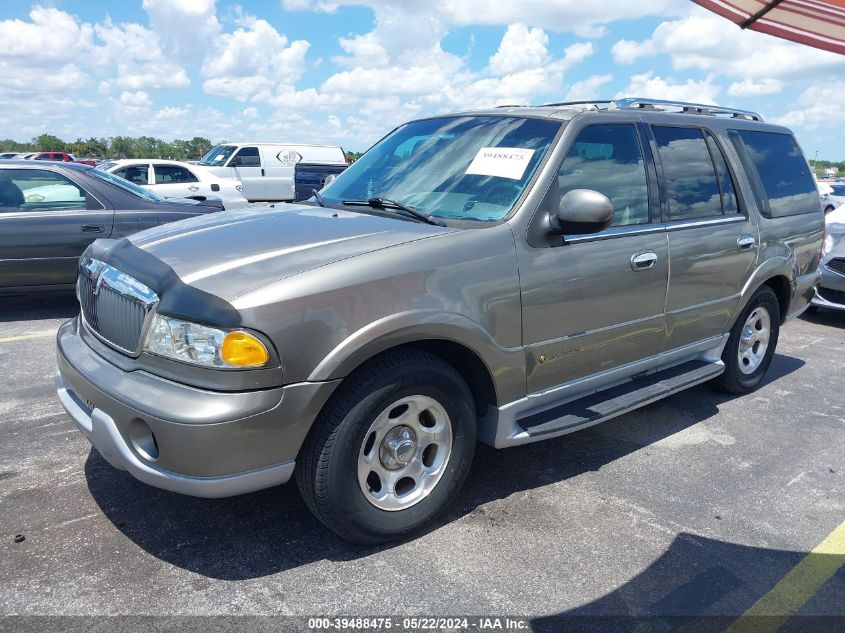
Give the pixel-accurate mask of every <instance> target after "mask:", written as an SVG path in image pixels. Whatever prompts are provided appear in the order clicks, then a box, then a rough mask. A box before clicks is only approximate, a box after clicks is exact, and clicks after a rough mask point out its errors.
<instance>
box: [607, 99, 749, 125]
mask: <svg viewBox="0 0 845 633" xmlns="http://www.w3.org/2000/svg"><path fill="white" fill-rule="evenodd" d="M597 103H598V102H597ZM609 103H610V107H611V108H614V109H616V110H632V109H639V110H662V109H663V108H680V110H681V113H682V114H704V115H707V116H716V115H718V114H729V115H731V118H734V119H749V120H751V121H762V120H763V117H762V116H760V115H759V114H758V113H756V112H752V111H751V110H739V109H736V108H725V107H722V106H717V105H706V104H703V103H687V102H686V101H669V100H663V99H644V98H641V97H630V98H626V99H616V100H614V101H610V102H609Z"/></svg>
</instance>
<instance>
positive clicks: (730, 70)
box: [612, 7, 845, 94]
mask: <svg viewBox="0 0 845 633" xmlns="http://www.w3.org/2000/svg"><path fill="white" fill-rule="evenodd" d="M612 53H613V59H614V61H615V62H616V63H617V64H632V63H634V62H635V61H637V60H638V59H640V58H643V57H654V56H655V55H661V54H665V55H669V56H670V57H671V60H672V65H673V67H674V68H675V69H676V70H703V71H706V72H710V73H713V74H714V75H724V76H728V77H736V78H738V79H741V80H756V81H760V80H769V81H771V80H795V79H804V78H806V77H807V75H808V73H815V72H840V73H841V72H845V57H843V56H841V55H836V54H834V53H829V52H827V51H822V50H819V49H816V48H811V47H808V46H803V45H800V44H795V43H793V42H787V41H785V40H781V39H778V38H774V37H771V36H769V35H765V34H762V33H758V32H756V31H748V30H745V31H743V30H740V29H739V28H738V27H736V26H735V25H733V24H731V23H730V22H728V21H726V20H725V19H724V18H722V17H720V16H717V15H715V14H713V13H711V12H709V11H706V10H704V9H701V8H698V7H695V8H693V9H692V10H691V11H690V12H689V15H687V16H685V17H682V18H680V19H678V20H671V21H666V22H662V23H661V24H660V25H659V26H658V27H657V28H656V29H655V30H654V33H653V34H652V35H651V37H650V38H648V39H646V40H643V41H639V42H638V41H632V40H624V39H623V40H620V41H618V42H617V43H616V44H614V46H613V48H612ZM770 85H771V84H770ZM756 94H761V93H756Z"/></svg>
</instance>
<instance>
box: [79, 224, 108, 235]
mask: <svg viewBox="0 0 845 633" xmlns="http://www.w3.org/2000/svg"><path fill="white" fill-rule="evenodd" d="M105 231H106V227H105V225H104V224H83V225H82V232H83V233H105Z"/></svg>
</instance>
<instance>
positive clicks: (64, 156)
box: [30, 152, 97, 167]
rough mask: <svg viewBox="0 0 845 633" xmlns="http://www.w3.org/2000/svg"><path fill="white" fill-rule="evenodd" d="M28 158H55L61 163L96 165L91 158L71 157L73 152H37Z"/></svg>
mask: <svg viewBox="0 0 845 633" xmlns="http://www.w3.org/2000/svg"><path fill="white" fill-rule="evenodd" d="M30 160H55V161H59V162H62V163H84V164H85V165H91V166H92V167H96V165H97V163H95V162H94V161H93V160H76V159H75V158H74V157H73V154H68V153H67V152H39V153H38V154H36V155H35V156H33V157H32V158H31V159H30Z"/></svg>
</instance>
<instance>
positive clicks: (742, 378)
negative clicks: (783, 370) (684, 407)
mask: <svg viewBox="0 0 845 633" xmlns="http://www.w3.org/2000/svg"><path fill="white" fill-rule="evenodd" d="M761 307H762V308H764V309H765V310H767V311H768V313H769V318H770V335H769V342H768V347H767V348H766V351H765V354H764V356H763V359H762V361H761V362H760V365H759V366H758V367H757V368H756V370H755V371H753V372H752V373H745V372H744V371H743V370H742V369H741V368H740V359H739V344H740V338H741V336H742V330H743V327H744V326H745V322H746V321H747V320H748V318H749V316H750V315H751V313H752V312H753V311H754V310H756V309H757V308H761ZM779 333H780V304H779V303H778V298H777V295H775V293H774V291H773V290H772V289H771V287H769V286H761V287H760V288H758V289H757V292H755V293H754V294H753V295H752V297H751V299H750V300H749V302H748V305H747V306H745V309H744V310H743V311H742V312H741V313H740V315H739V317H738V318H737V320H736V322H735V323H734V325H733V327H732V328H731V334H730V338H728V342H727V345H725V350H724V351H723V352H722V362H724V363H725V371H724V373H723V374H722V375H720V376H719V377H718V378H716V379H715V381H714V385H715V386H716V387H717V388H719V389H721V390H722V391H725V392H727V393H733V394H742V393H748V392H749V391H753V390H754V389H755V388H756V387H757V385H759V384H760V381H761V380H762V379H763V376H764V375H765V374H766V372H767V371H768V369H769V365H771V364H772V357H773V356H774V354H775V348H776V347H777V343H778V334H779Z"/></svg>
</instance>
